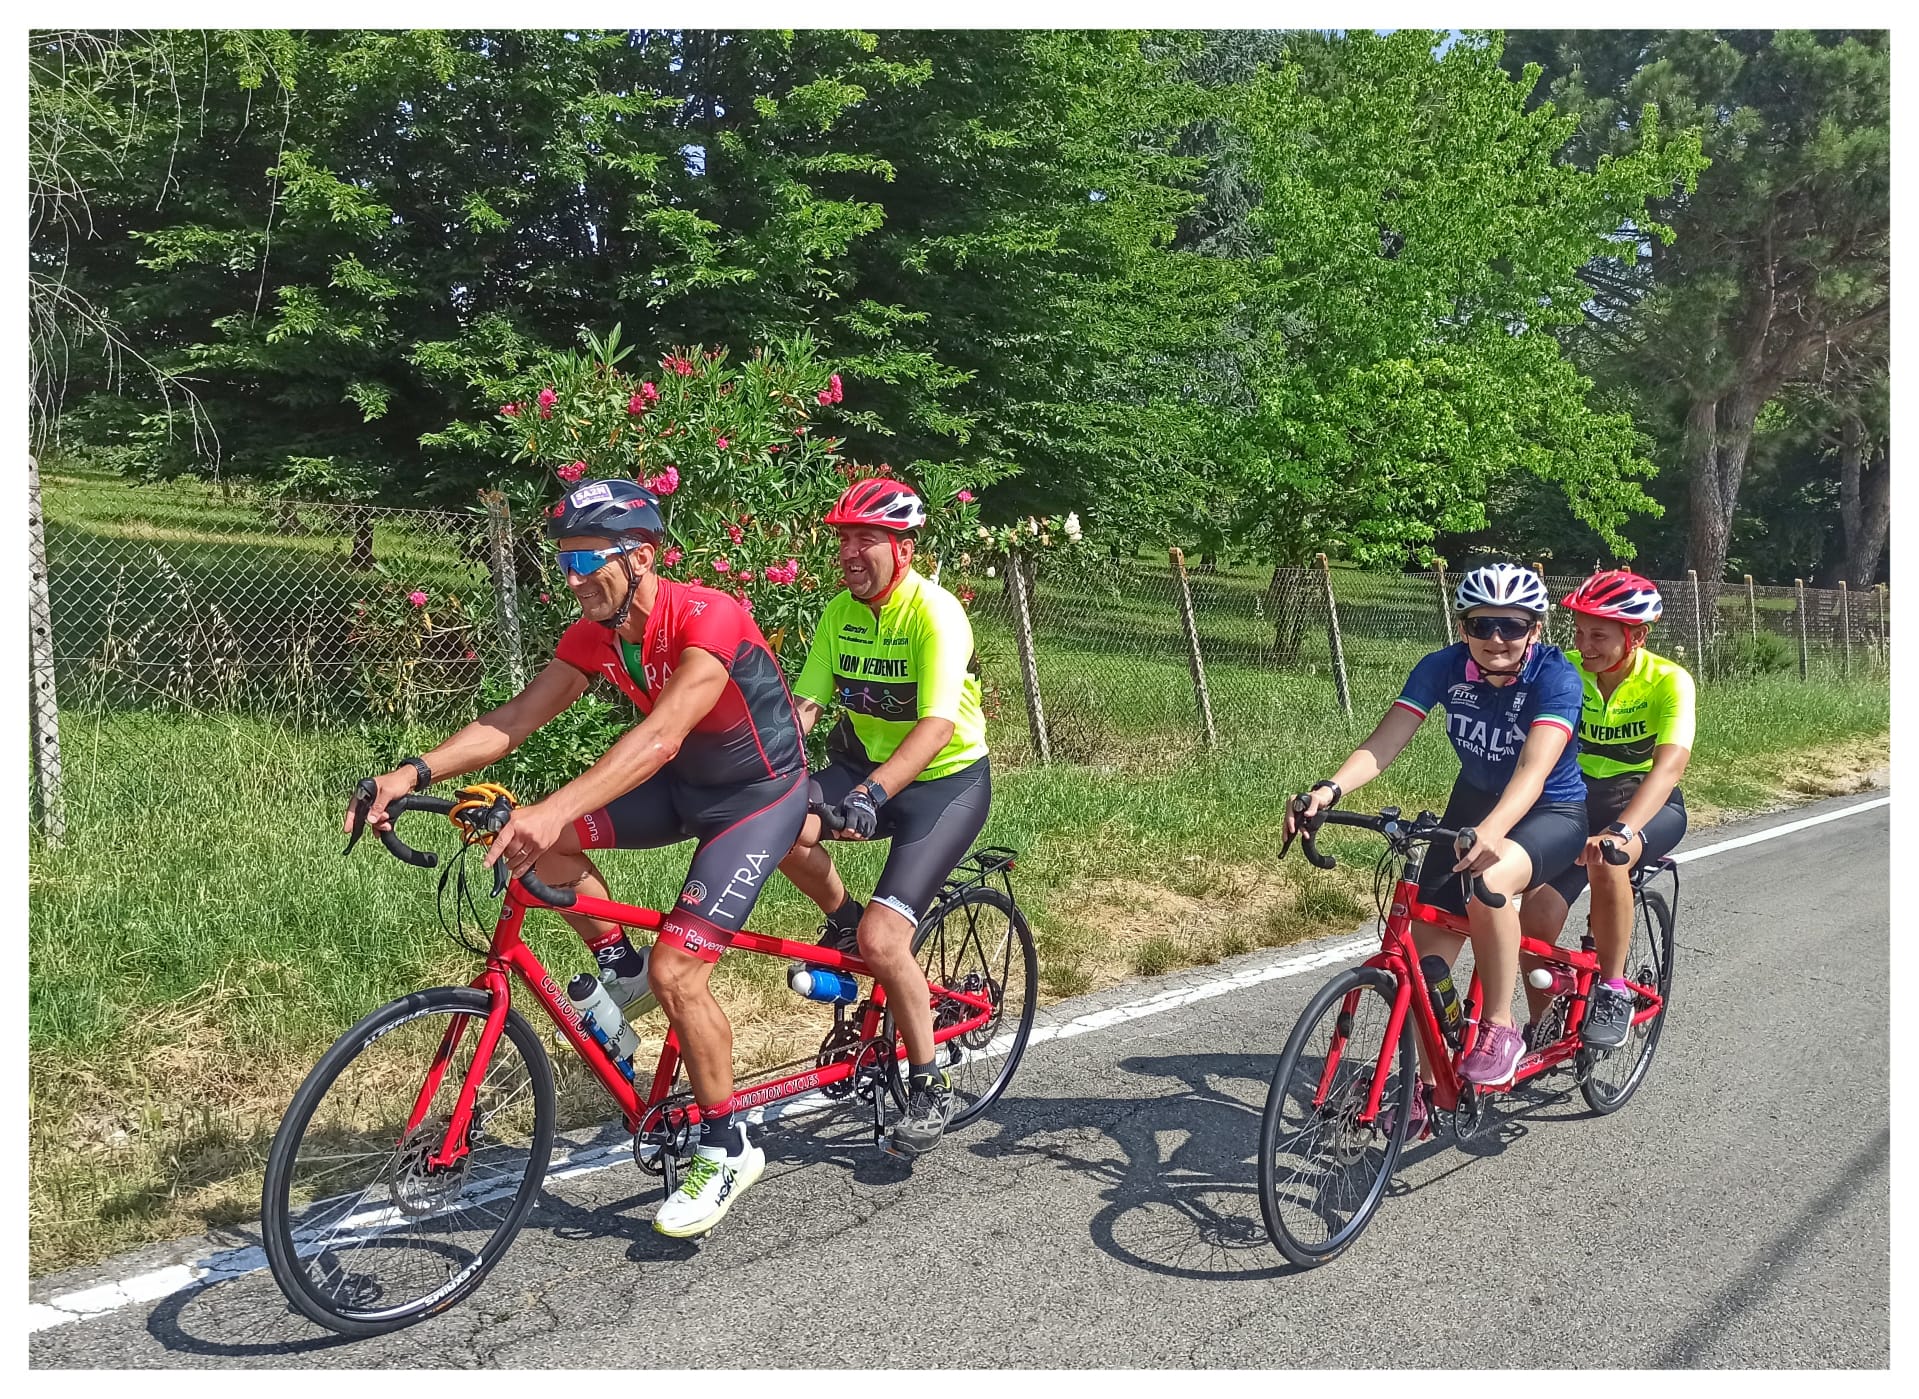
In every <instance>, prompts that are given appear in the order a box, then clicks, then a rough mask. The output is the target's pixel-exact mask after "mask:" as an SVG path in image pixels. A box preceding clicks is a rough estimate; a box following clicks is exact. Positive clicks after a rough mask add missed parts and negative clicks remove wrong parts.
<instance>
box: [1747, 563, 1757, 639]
mask: <svg viewBox="0 0 1919 1399" xmlns="http://www.w3.org/2000/svg"><path fill="white" fill-rule="evenodd" d="M1746 616H1747V617H1748V618H1749V619H1751V621H1752V644H1753V645H1754V646H1757V645H1758V644H1759V595H1758V594H1757V593H1755V592H1754V591H1753V588H1752V575H1751V574H1750V573H1748V574H1747V575H1746Z"/></svg>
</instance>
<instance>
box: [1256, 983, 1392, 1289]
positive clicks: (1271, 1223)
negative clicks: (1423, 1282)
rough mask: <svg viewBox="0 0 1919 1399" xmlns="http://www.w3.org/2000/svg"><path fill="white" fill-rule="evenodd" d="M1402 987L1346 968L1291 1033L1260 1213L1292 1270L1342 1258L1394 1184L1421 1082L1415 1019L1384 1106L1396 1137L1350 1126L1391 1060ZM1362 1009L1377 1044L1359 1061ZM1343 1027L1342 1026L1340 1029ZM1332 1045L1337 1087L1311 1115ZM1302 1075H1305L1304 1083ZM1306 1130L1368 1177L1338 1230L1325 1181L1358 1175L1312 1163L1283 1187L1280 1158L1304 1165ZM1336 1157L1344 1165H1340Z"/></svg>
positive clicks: (1265, 1131) (1282, 1061) (1263, 1131)
mask: <svg viewBox="0 0 1919 1399" xmlns="http://www.w3.org/2000/svg"><path fill="white" fill-rule="evenodd" d="M1398 985H1399V983H1398V981H1397V979H1396V978H1394V976H1393V975H1392V974H1391V973H1390V972H1388V971H1386V970H1384V969H1383V968H1380V967H1350V968H1348V969H1347V970H1345V971H1343V972H1341V973H1340V974H1339V975H1338V976H1335V977H1334V978H1333V979H1332V980H1330V981H1328V982H1327V983H1326V984H1325V985H1324V986H1322V987H1321V988H1320V989H1319V993H1318V994H1317V995H1315V996H1314V997H1313V999H1312V1000H1311V1001H1309V1002H1307V1005H1306V1009H1305V1010H1304V1011H1303V1012H1302V1013H1301V1014H1300V1017H1299V1021H1298V1023H1297V1024H1295V1025H1294V1026H1293V1032H1292V1034H1290V1035H1289V1036H1287V1039H1286V1048H1285V1049H1284V1050H1282V1051H1281V1053H1280V1056H1279V1063H1278V1064H1277V1065H1276V1066H1275V1067H1274V1069H1273V1079H1272V1084H1271V1086H1270V1087H1269V1088H1268V1089H1267V1094H1266V1110H1265V1113H1264V1114H1263V1116H1262V1117H1261V1120H1260V1128H1259V1208H1260V1213H1261V1214H1263V1215H1264V1216H1265V1218H1266V1230H1267V1233H1268V1234H1270V1235H1271V1236H1272V1240H1273V1243H1274V1245H1275V1246H1276V1247H1277V1248H1278V1249H1279V1251H1280V1252H1281V1253H1282V1254H1284V1255H1285V1256H1286V1258H1287V1260H1288V1261H1289V1262H1291V1263H1294V1264H1296V1265H1298V1266H1299V1267H1301V1268H1317V1267H1319V1266H1320V1265H1321V1264H1323V1263H1330V1262H1331V1261H1332V1260H1333V1259H1335V1258H1337V1257H1338V1256H1339V1255H1340V1254H1341V1253H1343V1252H1345V1251H1346V1249H1347V1248H1348V1246H1350V1245H1351V1244H1352V1242H1353V1240H1354V1239H1356V1238H1358V1237H1359V1235H1360V1233H1361V1231H1362V1230H1364V1229H1365V1227H1366V1225H1367V1223H1368V1222H1369V1221H1370V1220H1371V1219H1372V1217H1373V1213H1374V1211H1376V1210H1377V1209H1378V1208H1379V1203H1380V1201H1381V1200H1382V1199H1383V1198H1384V1197H1385V1193H1386V1185H1387V1182H1388V1181H1390V1180H1391V1179H1392V1175H1393V1169H1394V1167H1395V1166H1397V1165H1398V1163H1399V1153H1400V1148H1401V1147H1402V1146H1403V1145H1404V1144H1405V1141H1406V1132H1407V1119H1408V1109H1409V1108H1410V1107H1411V1105H1412V1096H1413V1085H1414V1083H1415V1082H1417V1080H1418V1072H1417V1059H1416V1058H1415V1055H1414V1051H1413V1026H1412V1017H1411V1015H1408V1016H1407V1018H1406V1020H1405V1022H1404V1023H1403V1024H1402V1025H1401V1026H1400V1033H1399V1052H1398V1059H1399V1064H1398V1072H1399V1079H1398V1082H1397V1084H1392V1083H1388V1085H1387V1086H1386V1088H1385V1089H1383V1090H1382V1092H1381V1097H1380V1112H1381V1115H1382V1116H1383V1115H1384V1114H1385V1112H1386V1110H1387V1109H1388V1108H1389V1107H1390V1108H1392V1109H1393V1124H1392V1128H1391V1130H1390V1131H1388V1132H1386V1133H1384V1134H1382V1133H1381V1132H1380V1130H1379V1127H1378V1125H1377V1123H1376V1122H1375V1123H1372V1124H1367V1125H1366V1126H1364V1127H1361V1126H1360V1125H1359V1124H1358V1123H1356V1122H1354V1121H1353V1120H1352V1119H1353V1117H1355V1116H1356V1115H1357V1113H1358V1112H1359V1111H1361V1110H1363V1108H1364V1105H1365V1100H1366V1097H1367V1094H1368V1092H1369V1090H1370V1085H1371V1082H1372V1078H1373V1073H1374V1071H1375V1069H1376V1067H1377V1065H1378V1064H1379V1063H1380V1061H1381V1060H1382V1058H1384V1057H1385V1056H1386V1055H1387V1052H1388V1046H1387V1045H1386V1043H1385V1030H1386V1026H1387V1025H1389V1024H1390V1023H1391V1017H1392V1008H1393V997H1394V996H1395V995H1396V994H1397V991H1398ZM1349 996H1356V997H1358V998H1359V999H1357V1000H1356V1001H1355V1003H1354V1009H1353V1011H1352V1012H1350V1013H1349V1012H1347V1010H1346V1008H1345V1002H1346V999H1347V997H1349ZM1362 1008H1364V1009H1365V1010H1366V1012H1367V1023H1368V1024H1369V1025H1371V1024H1372V1023H1373V1021H1374V1018H1375V1017H1376V1018H1377V1024H1378V1036H1379V1039H1378V1043H1377V1044H1376V1045H1371V1046H1362V1047H1361V1052H1360V1053H1357V1054H1352V1055H1349V1054H1348V1053H1347V1052H1346V1051H1347V1050H1348V1049H1349V1048H1352V1047H1353V1045H1354V1032H1355V1030H1356V1029H1357V1027H1358V1020H1359V1015H1360V1011H1361V1009H1362ZM1342 1021H1344V1022H1346V1023H1345V1024H1344V1025H1343V1026H1342V1024H1341V1022H1342ZM1322 1023H1330V1025H1331V1034H1330V1035H1329V1036H1328V1037H1327V1041H1326V1046H1325V1049H1324V1050H1323V1051H1322V1052H1320V1053H1318V1054H1317V1055H1313V1054H1311V1053H1310V1051H1312V1049H1313V1048H1314V1046H1315V1036H1316V1032H1317V1031H1318V1029H1319V1027H1320V1026H1321V1024H1322ZM1335 1042H1338V1044H1339V1048H1340V1058H1339V1064H1338V1066H1337V1067H1336V1068H1335V1070H1334V1073H1333V1082H1332V1083H1331V1084H1330V1085H1329V1091H1328V1093H1327V1095H1326V1098H1325V1101H1324V1103H1323V1104H1322V1105H1320V1106H1315V1105H1314V1103H1313V1099H1314V1098H1315V1097H1316V1096H1317V1094H1318V1085H1319V1082H1320V1080H1321V1078H1322V1077H1323V1076H1324V1071H1325V1061H1326V1058H1327V1057H1328V1056H1329V1055H1330V1053H1331V1051H1332V1048H1333V1045H1334V1043H1335ZM1302 1068H1304V1069H1305V1070H1306V1072H1305V1074H1304V1075H1303V1076H1302V1074H1301V1070H1302ZM1349 1069H1350V1070H1351V1072H1350V1073H1349V1072H1348V1070H1349ZM1296 1090H1303V1092H1296ZM1295 1099H1297V1101H1298V1104H1299V1107H1300V1109H1301V1111H1299V1112H1298V1113H1297V1114H1296V1116H1297V1117H1298V1119H1299V1126H1298V1127H1297V1128H1295V1129H1294V1130H1293V1131H1292V1132H1291V1133H1290V1134H1288V1133H1286V1131H1285V1124H1286V1120H1287V1117H1288V1113H1287V1105H1288V1103H1289V1102H1291V1101H1294V1100H1295ZM1342 1124H1343V1125H1342ZM1328 1126H1330V1127H1331V1128H1332V1129H1333V1131H1332V1132H1331V1133H1330V1134H1326V1133H1324V1131H1323V1129H1324V1128H1325V1127H1328ZM1309 1129H1310V1130H1311V1132H1312V1138H1311V1141H1312V1144H1314V1145H1317V1144H1318V1143H1319V1142H1320V1140H1321V1139H1322V1137H1323V1138H1325V1145H1327V1146H1328V1147H1329V1148H1330V1149H1331V1150H1330V1155H1331V1156H1332V1157H1333V1158H1334V1161H1335V1163H1336V1164H1338V1165H1341V1166H1344V1167H1352V1166H1359V1167H1363V1168H1364V1169H1363V1174H1361V1175H1359V1176H1357V1177H1356V1178H1355V1180H1354V1184H1355V1185H1356V1186H1358V1187H1363V1188H1357V1189H1355V1190H1354V1191H1353V1193H1352V1194H1353V1204H1352V1207H1351V1209H1350V1210H1349V1211H1346V1212H1345V1214H1344V1218H1343V1219H1339V1218H1338V1216H1337V1215H1335V1219H1334V1222H1332V1223H1329V1222H1328V1218H1327V1213H1328V1212H1327V1209H1326V1206H1325V1195H1326V1188H1325V1184H1324V1181H1325V1180H1335V1181H1338V1180H1341V1179H1342V1178H1344V1177H1346V1176H1349V1175H1352V1174H1353V1173H1352V1172H1350V1171H1349V1170H1344V1169H1341V1170H1328V1169H1326V1168H1325V1167H1321V1166H1315V1165H1313V1163H1312V1159H1311V1158H1310V1157H1309V1158H1307V1165H1306V1168H1304V1169H1295V1170H1294V1171H1292V1172H1291V1174H1289V1175H1288V1176H1287V1177H1286V1178H1285V1179H1284V1180H1282V1179H1281V1173H1280V1157H1281V1155H1282V1153H1284V1154H1287V1155H1290V1156H1299V1155H1300V1154H1301V1153H1300V1152H1299V1151H1298V1149H1297V1148H1298V1147H1299V1146H1300V1145H1301V1144H1302V1134H1304V1133H1306V1132H1307V1131H1308V1130H1309ZM1340 1157H1345V1158H1347V1159H1346V1160H1344V1161H1343V1162H1341V1161H1339V1158H1340ZM1315 1175H1316V1176H1318V1177H1319V1178H1320V1181H1319V1182H1318V1183H1316V1184H1315V1186H1314V1189H1313V1190H1312V1191H1310V1192H1308V1193H1304V1194H1300V1193H1296V1189H1295V1187H1296V1186H1298V1185H1299V1184H1301V1183H1305V1182H1309V1181H1312V1180H1313V1177H1314V1176H1315ZM1345 1194H1346V1192H1345V1191H1344V1190H1341V1191H1340V1195H1341V1197H1342V1198H1344V1197H1345ZM1308 1219H1311V1220H1315V1221H1317V1222H1319V1223H1320V1224H1322V1225H1325V1226H1326V1227H1324V1228H1322V1229H1321V1230H1318V1231H1316V1232H1317V1233H1319V1234H1323V1235H1324V1237H1323V1238H1321V1237H1315V1236H1314V1235H1312V1234H1309V1233H1308V1232H1307V1231H1306V1230H1305V1229H1304V1228H1303V1227H1301V1226H1303V1225H1304V1223H1305V1221H1307V1220H1308Z"/></svg>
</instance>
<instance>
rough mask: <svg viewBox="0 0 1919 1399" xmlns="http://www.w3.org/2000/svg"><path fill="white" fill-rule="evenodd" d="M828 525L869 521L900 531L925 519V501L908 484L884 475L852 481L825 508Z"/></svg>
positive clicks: (906, 529)
mask: <svg viewBox="0 0 1919 1399" xmlns="http://www.w3.org/2000/svg"><path fill="white" fill-rule="evenodd" d="M826 523H827V524H829V525H873V526H875V527H876V528H879V529H890V530H895V531H898V532H900V533H905V532H907V531H909V530H916V529H919V528H920V527H921V526H923V525H924V524H925V523H926V503H925V502H924V501H922V500H921V499H920V498H919V496H918V495H917V494H916V493H915V492H914V490H913V488H912V487H911V486H907V485H903V484H902V483H900V482H898V481H895V480H893V479H891V478H890V477H886V476H872V477H868V478H867V479H866V480H864V481H855V482H854V483H853V484H852V485H850V486H848V487H847V488H846V490H845V491H844V492H842V493H841V495H840V498H839V500H838V501H836V502H835V503H834V505H833V508H832V509H831V510H829V511H827V512H826Z"/></svg>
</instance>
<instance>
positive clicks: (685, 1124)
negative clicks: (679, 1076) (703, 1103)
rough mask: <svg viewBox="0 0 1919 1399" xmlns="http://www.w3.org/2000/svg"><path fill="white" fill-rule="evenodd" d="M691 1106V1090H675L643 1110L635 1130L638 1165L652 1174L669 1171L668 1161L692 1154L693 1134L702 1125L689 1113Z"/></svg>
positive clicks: (635, 1159) (634, 1156) (635, 1162)
mask: <svg viewBox="0 0 1919 1399" xmlns="http://www.w3.org/2000/svg"><path fill="white" fill-rule="evenodd" d="M692 1106H693V1095H692V1094H691V1093H676V1094H674V1095H673V1096H672V1097H670V1098H664V1099H662V1100H660V1101H659V1102H657V1103H655V1104H654V1105H653V1106H652V1107H650V1108H648V1109H647V1110H646V1111H645V1112H644V1113H642V1114H641V1116H640V1129H639V1130H638V1131H637V1132H635V1133H634V1134H633V1163H634V1164H635V1165H636V1166H638V1167H639V1168H640V1169H641V1170H643V1171H645V1172H646V1173H647V1174H648V1175H650V1176H660V1175H666V1174H667V1168H668V1166H669V1165H671V1164H674V1163H676V1162H680V1161H685V1160H687V1159H689V1158H690V1157H691V1156H692V1155H693V1146H694V1134H695V1133H696V1132H697V1131H698V1130H699V1129H698V1128H697V1127H696V1126H695V1124H694V1123H693V1122H692V1121H691V1120H690V1119H689V1117H688V1113H687V1109H688V1108H690V1107H692ZM649 1148H650V1150H649Z"/></svg>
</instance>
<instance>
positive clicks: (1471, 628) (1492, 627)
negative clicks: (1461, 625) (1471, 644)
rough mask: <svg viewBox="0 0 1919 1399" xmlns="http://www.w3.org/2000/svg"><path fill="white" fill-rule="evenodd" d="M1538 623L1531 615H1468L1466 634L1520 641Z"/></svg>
mask: <svg viewBox="0 0 1919 1399" xmlns="http://www.w3.org/2000/svg"><path fill="white" fill-rule="evenodd" d="M1535 625H1537V624H1536V623H1534V622H1533V620H1532V619H1531V618H1529V617H1468V618H1467V619H1466V635H1468V636H1470V637H1474V638H1476V639H1477V640H1480V641H1491V640H1492V639H1493V638H1494V637H1498V638H1499V639H1500V640H1501V641H1518V640H1519V639H1520V638H1522V637H1524V636H1525V635H1526V634H1527V633H1528V632H1530V631H1531V630H1532V629H1533V627H1534V626H1535Z"/></svg>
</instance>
